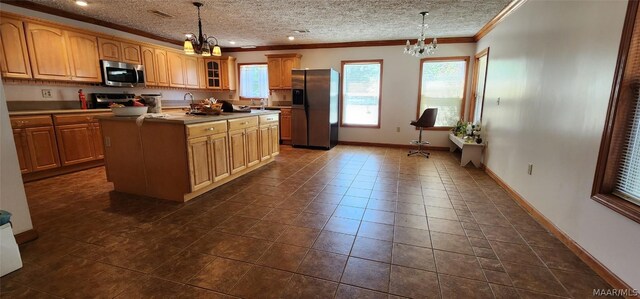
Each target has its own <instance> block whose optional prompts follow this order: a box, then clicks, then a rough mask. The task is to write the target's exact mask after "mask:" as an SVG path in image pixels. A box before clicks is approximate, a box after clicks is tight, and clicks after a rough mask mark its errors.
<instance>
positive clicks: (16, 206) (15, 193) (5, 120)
mask: <svg viewBox="0 0 640 299" xmlns="http://www.w3.org/2000/svg"><path fill="white" fill-rule="evenodd" d="M0 209H1V210H5V211H9V212H11V214H13V216H12V217H11V223H13V233H14V234H19V233H21V232H24V231H28V230H30V229H32V228H33V225H32V224H31V214H29V206H28V204H27V196H26V195H25V193H24V186H23V184H22V175H21V174H20V166H19V165H18V154H17V153H16V147H15V143H14V141H13V133H12V131H11V123H10V122H9V113H8V112H7V101H6V100H5V96H4V87H3V84H2V80H0Z"/></svg>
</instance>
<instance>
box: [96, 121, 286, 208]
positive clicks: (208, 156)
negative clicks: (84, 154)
mask: <svg viewBox="0 0 640 299" xmlns="http://www.w3.org/2000/svg"><path fill="white" fill-rule="evenodd" d="M277 113H278V112H270V111H269V112H267V111H264V112H252V113H251V114H252V115H255V116H240V115H238V114H229V115H221V116H202V117H198V118H193V117H187V116H184V117H180V116H177V115H176V116H175V117H173V118H171V119H152V120H145V121H144V122H143V123H142V125H141V126H138V125H136V121H135V118H118V117H112V116H105V117H101V118H100V125H101V126H102V132H103V134H104V138H105V147H104V148H105V166H106V170H107V178H108V180H109V181H110V182H113V184H114V189H115V190H116V191H119V192H125V193H132V194H138V195H144V196H150V197H156V198H161V199H167V200H173V201H179V202H184V201H188V200H190V199H192V198H195V197H197V196H199V195H202V194H204V193H205V192H207V191H209V190H212V189H214V188H216V187H219V186H221V185H223V184H225V183H227V182H229V181H231V180H233V179H235V178H238V177H240V176H242V175H245V174H247V173H249V172H251V171H253V170H255V169H257V168H259V167H261V166H263V165H266V164H267V163H270V162H272V161H274V159H273V156H274V153H276V152H279V149H275V148H274V146H278V145H277V143H275V144H274V143H273V140H274V138H276V139H277V136H278V131H279V128H278V117H277ZM264 116H268V117H266V118H265V117H264ZM262 128H264V130H262ZM122 132H127V134H123V133H122ZM274 136H276V137H274ZM106 140H109V141H108V142H106ZM262 142H265V143H264V144H263V143H262ZM263 154H264V156H262V155H263ZM267 156H268V158H266V157H267ZM261 158H264V159H261ZM256 161H257V162H256Z"/></svg>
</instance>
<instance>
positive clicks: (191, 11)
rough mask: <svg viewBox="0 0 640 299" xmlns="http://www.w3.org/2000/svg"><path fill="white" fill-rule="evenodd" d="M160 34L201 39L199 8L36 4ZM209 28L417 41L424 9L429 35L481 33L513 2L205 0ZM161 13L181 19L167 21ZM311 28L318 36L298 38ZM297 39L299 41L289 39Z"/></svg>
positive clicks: (276, 40)
mask: <svg viewBox="0 0 640 299" xmlns="http://www.w3.org/2000/svg"><path fill="white" fill-rule="evenodd" d="M30 1H32V2H36V3H39V4H43V5H46V6H50V7H55V8H59V9H62V10H65V11H70V12H73V13H77V14H81V15H85V16H89V17H93V18H96V19H100V20H103V21H108V22H112V23H116V24H120V25H124V26H128V27H132V28H137V29H140V30H143V31H147V32H150V33H154V34H157V35H159V36H163V37H167V38H171V39H175V40H180V39H183V38H184V34H185V33H189V32H193V33H196V34H197V30H198V28H197V11H196V8H195V7H194V6H193V5H192V4H191V3H192V1H189V0H133V1H132V0H87V2H89V5H88V6H87V7H80V6H78V5H75V4H74V2H75V1H73V0H30ZM201 2H203V3H204V7H202V8H201V14H202V21H203V31H204V33H205V34H209V35H214V36H216V37H217V38H218V40H219V41H220V45H221V46H233V45H231V44H230V43H229V42H230V41H236V44H235V46H236V47H237V46H243V45H257V46H265V45H286V44H309V43H335V42H352V41H373V40H397V39H408V38H411V39H415V38H417V36H418V35H419V25H420V23H421V16H420V15H419V14H418V13H419V12H420V11H423V10H428V11H429V12H430V15H429V16H427V18H426V22H427V24H428V25H429V29H428V30H427V37H433V36H435V37H465V36H473V35H474V34H475V33H476V32H478V30H479V29H480V28H482V26H484V25H485V24H486V23H487V22H488V21H489V20H491V19H492V18H493V17H494V16H495V15H496V14H498V12H500V10H502V9H503V8H504V7H505V6H506V5H507V4H508V3H509V2H510V0H436V1H421V0H262V1H260V0H251V1H250V0H201ZM150 10H160V11H163V12H166V13H168V14H170V15H173V16H174V17H173V18H162V17H159V16H157V15H154V14H152V13H150V12H149V11H150ZM296 29H309V30H310V31H311V32H310V33H304V34H297V33H293V30H296ZM289 35H293V36H295V37H296V40H295V41H293V42H292V41H289V40H287V36H289Z"/></svg>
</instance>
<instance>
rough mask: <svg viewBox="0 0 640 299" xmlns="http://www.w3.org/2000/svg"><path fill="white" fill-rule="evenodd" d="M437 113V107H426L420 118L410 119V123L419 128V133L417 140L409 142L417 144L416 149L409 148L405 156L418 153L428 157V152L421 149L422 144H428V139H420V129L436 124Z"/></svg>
mask: <svg viewBox="0 0 640 299" xmlns="http://www.w3.org/2000/svg"><path fill="white" fill-rule="evenodd" d="M437 115H438V108H428V109H425V110H424V112H422V115H421V116H420V119H418V120H415V121H412V122H411V125H412V126H415V127H416V128H418V129H420V135H418V136H419V137H418V140H412V141H411V144H414V145H417V146H418V149H417V150H411V151H409V153H408V154H407V156H413V155H420V156H423V157H426V158H429V155H430V153H429V152H427V151H426V150H424V149H423V146H425V145H427V144H429V141H423V140H422V129H424V128H431V127H433V126H434V125H435V124H436V116H437Z"/></svg>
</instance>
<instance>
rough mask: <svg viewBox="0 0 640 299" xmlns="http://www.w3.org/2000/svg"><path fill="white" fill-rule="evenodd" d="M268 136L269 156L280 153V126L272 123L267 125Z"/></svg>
mask: <svg viewBox="0 0 640 299" xmlns="http://www.w3.org/2000/svg"><path fill="white" fill-rule="evenodd" d="M269 131H270V133H269V138H270V146H271V152H270V154H271V156H272V157H273V156H275V155H277V154H279V153H280V134H279V133H280V126H278V124H277V123H276V124H273V125H271V126H269Z"/></svg>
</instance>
